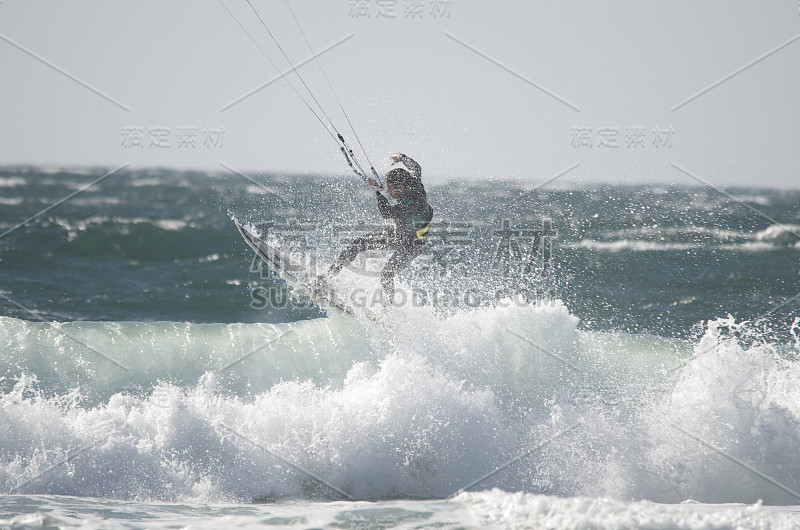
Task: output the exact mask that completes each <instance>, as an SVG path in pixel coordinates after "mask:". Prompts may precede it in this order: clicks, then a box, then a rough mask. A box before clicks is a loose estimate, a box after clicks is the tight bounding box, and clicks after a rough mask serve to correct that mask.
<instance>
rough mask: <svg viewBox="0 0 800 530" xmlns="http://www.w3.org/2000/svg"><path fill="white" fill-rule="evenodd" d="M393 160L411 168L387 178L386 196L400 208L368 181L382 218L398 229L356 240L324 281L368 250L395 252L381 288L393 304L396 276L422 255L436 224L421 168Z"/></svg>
mask: <svg viewBox="0 0 800 530" xmlns="http://www.w3.org/2000/svg"><path fill="white" fill-rule="evenodd" d="M390 158H391V160H392V165H395V164H397V163H398V162H399V163H402V164H403V165H404V166H405V167H406V168H408V169H403V168H395V169H392V170H391V171H389V172H388V173H387V174H386V192H387V193H388V194H389V196H390V197H391V198H392V199H396V200H397V204H395V205H391V204H390V203H389V201H388V200H387V199H386V197H384V196H383V195H382V194H381V192H380V186H379V184H378V183H377V182H376V181H375V180H374V179H367V182H368V183H369V184H370V186H372V187H373V188H375V190H376V192H377V197H378V210H379V211H380V213H381V215H382V216H383V217H384V218H385V219H392V220H394V226H387V227H384V228H381V229H379V230H376V231H374V232H371V233H369V234H367V235H365V236H362V237H359V238H356V239H355V240H354V241H353V242H352V243H351V244H350V245H349V246H348V247H347V248H346V249H344V250H343V251H342V253H341V254H340V255H339V257H338V259H337V260H336V261H335V262H334V263H333V265H331V267H330V269H328V272H327V273H326V274H325V275H323V276H322V277H321V280H322V281H324V279H325V276H335V275H336V274H338V273H339V271H341V270H342V269H343V268H344V267H346V266H347V265H349V264H350V263H351V262H352V261H353V260H354V259H355V258H356V256H358V254H359V253H361V252H364V251H365V250H378V249H380V250H391V251H393V252H392V255H391V257H390V258H389V261H387V262H386V265H384V267H383V270H382V271H381V285H382V287H383V292H384V294H385V295H386V298H387V300H388V301H389V302H391V301H392V298H393V296H394V277H395V275H396V274H397V273H398V272H400V271H401V270H403V269H404V268H405V267H406V266H407V265H408V264H409V263H411V261H412V260H413V259H414V258H416V257H417V256H419V254H420V253H421V252H422V247H423V245H424V244H425V238H426V237H427V235H428V229H429V227H430V224H431V221H432V220H433V208H431V206H430V205H429V204H428V197H427V194H426V193H425V187H424V186H423V185H422V168H421V167H420V165H419V164H417V163H416V162H415V161H414V160H413V159H412V158H411V157H409V156H406V155H404V154H402V153H395V154H393V155H391V157H390Z"/></svg>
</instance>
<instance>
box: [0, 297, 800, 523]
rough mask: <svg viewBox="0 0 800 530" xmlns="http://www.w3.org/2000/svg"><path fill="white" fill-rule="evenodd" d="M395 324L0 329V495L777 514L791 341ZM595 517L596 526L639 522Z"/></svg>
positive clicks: (567, 320) (789, 407)
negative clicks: (695, 507)
mask: <svg viewBox="0 0 800 530" xmlns="http://www.w3.org/2000/svg"><path fill="white" fill-rule="evenodd" d="M398 311H401V312H403V317H402V318H400V319H395V320H394V321H392V323H390V326H389V327H390V331H389V332H388V333H386V332H377V331H375V330H374V329H373V328H372V327H371V326H370V325H369V324H367V323H361V322H359V321H358V320H356V319H353V318H345V317H339V318H325V319H316V320H309V321H302V322H295V323H292V324H280V325H256V324H251V325H245V324H229V325H192V324H180V323H159V324H146V323H90V322H75V323H66V324H43V323H31V322H23V321H20V320H15V319H12V318H0V340H2V343H1V344H0V346H1V347H2V351H3V355H2V363H3V366H2V367H0V368H1V369H2V373H5V374H7V375H6V376H5V379H3V380H2V381H0V384H2V385H3V386H2V388H3V389H4V393H3V394H2V398H0V399H1V401H2V402H1V403H0V424H2V425H5V426H8V428H7V429H4V431H3V435H2V436H0V455H3V456H2V457H0V488H1V490H0V491H3V492H5V493H10V492H15V493H22V494H68V495H77V496H82V497H83V496H95V497H112V498H120V499H160V500H181V501H183V500H192V501H202V502H214V501H216V502H219V501H230V500H240V501H248V500H251V499H253V498H258V497H275V498H284V497H289V498H305V497H319V498H323V499H337V498H340V497H341V496H342V495H343V494H342V493H341V492H345V493H346V494H347V495H351V496H353V497H355V498H372V499H374V498H395V497H415V498H416V497H437V498H438V497H446V496H448V495H450V494H452V493H454V492H456V491H458V490H460V489H461V488H463V487H465V486H468V485H470V484H472V486H471V488H472V489H474V490H484V489H487V488H492V487H500V488H502V489H505V490H514V491H518V490H523V491H528V492H531V493H540V494H550V495H559V496H588V497H593V498H594V499H593V500H585V501H583V500H574V501H569V502H566V501H564V502H566V504H564V505H563V506H562V501H560V500H558V499H553V498H549V497H548V498H545V497H536V496H530V497H523V498H518V499H516V500H514V497H508V498H506V497H503V498H497V499H494V500H492V501H491V502H488V504H486V509H487V510H489V512H491V513H488V512H487V513H485V514H484V515H482V517H484V516H485V517H489V518H491V517H495V516H497V514H498V513H499V512H497V511H496V510H500V505H502V504H503V503H505V502H509V503H512V504H513V503H517V504H516V505H517V507H518V509H519V510H520V511H519V512H518V516H519V517H520V520H528V519H527V518H531V517H537V515H536V514H537V513H539V512H538V511H537V509H534V508H535V506H536V505H537V503H538V504H539V505H541V506H543V507H548V506H549V507H551V508H552V509H554V510H563V517H566V519H564V520H565V521H566V520H568V521H573V522H575V521H577V522H580V521H592V520H596V521H600V520H601V519H593V517H602V516H603V515H602V514H603V513H604V512H603V508H602V507H603V501H602V500H600V499H601V498H602V497H610V498H614V499H620V500H630V499H650V500H653V501H658V502H669V503H676V502H680V501H683V500H686V499H690V498H691V499H695V500H699V501H702V502H744V503H755V502H756V501H758V500H759V499H764V501H765V502H767V503H772V504H797V502H798V499H797V498H796V497H795V494H794V493H793V492H797V491H798V490H800V477H798V476H797V474H796V470H797V469H800V456H798V455H800V368H798V366H797V364H796V363H795V362H794V361H791V360H789V359H792V358H794V357H796V356H797V354H798V353H800V352H799V351H798V345H796V344H795V345H780V344H770V343H768V342H767V343H764V342H763V341H760V342H759V341H757V340H756V341H754V340H752V339H753V338H758V334H757V331H756V330H754V329H751V328H749V327H748V326H747V325H746V324H737V323H735V322H733V321H732V320H719V321H716V322H711V323H710V324H709V326H708V330H707V332H706V333H705V335H704V336H703V338H702V340H700V341H698V342H697V343H696V344H694V345H690V344H688V343H685V342H682V341H674V340H667V339H661V338H658V337H650V336H634V335H626V334H621V333H618V334H614V333H592V332H582V331H578V330H577V319H576V318H575V317H574V316H572V315H570V313H569V311H567V309H566V308H565V307H564V306H563V305H562V304H560V303H557V302H555V303H552V304H540V305H536V306H521V305H514V304H510V305H507V306H505V307H498V308H484V309H476V310H473V311H469V312H460V313H457V314H455V315H452V316H449V317H444V318H443V319H442V317H437V316H436V315H435V313H434V312H433V310H432V309H430V308H411V307H405V308H401V309H399V310H398ZM390 314H391V313H390ZM394 314H395V315H396V313H394ZM401 322H404V323H401ZM748 337H749V338H748ZM86 345H89V346H91V349H90V348H88V347H87V346H86ZM68 457H69V458H68ZM67 458H68V463H67ZM500 468H502V472H498V473H497V474H494V475H491V476H489V477H487V478H485V479H483V480H478V479H480V477H481V476H483V475H486V474H488V473H490V472H491V471H492V470H497V469H500ZM476 481H477V482H476ZM331 486H333V487H331ZM334 488H336V489H334ZM480 495H489V496H491V495H492V494H491V493H486V494H478V496H477V497H466V499H469V500H468V501H467V502H468V503H469V502H473V501H474V502H476V503H477V504H478V505H480V504H481V503H482V502H483V501H481V500H480V499H481V497H480ZM497 495H501V494H499V493H498V494H497ZM502 495H506V494H502ZM520 499H522V500H520ZM609 502H610V501H609ZM576 503H577V504H576ZM593 503H594V504H593ZM509 506H511V505H509ZM581 506H583V507H585V508H586V509H585V510H584V508H582V507H581ZM592 506H593V507H592ZM608 506H612V507H613V509H611V511H610V512H608V514H609V521H619V520H621V519H616V517H625V516H627V517H634V516H636V515H635V514H642V517H646V516H647V513H649V512H648V508H647V505H646V504H641V505H629V504H625V503H611V504H609V505H608ZM626 506H627V507H626ZM493 510H495V511H493ZM598 510H599V511H598ZM626 510H632V512H631V513H627V515H626ZM478 511H480V508H478ZM756 511H757V510H756ZM689 512H691V510H689ZM492 513H494V514H495V515H492ZM514 513H517V512H514ZM542 513H544V512H542ZM687 513H688V512H687ZM540 515H541V516H542V517H545V516H544V515H542V514H541V513H540ZM651 515H652V516H653V517H656V518H658V517H661V515H659V514H658V510H655V511H654V512H653V513H652V514H651ZM662 515H663V514H662ZM582 517H583V519H582ZM637 517H638V516H637ZM691 517H699V515H697V514H694V515H691ZM534 520H538V519H534ZM542 520H546V519H542ZM637 520H638V519H637ZM658 520H663V521H668V520H669V519H668V516H667V515H664V518H663V519H658ZM487 522H490V519H487ZM570 524H571V523H570ZM586 524H589V523H586ZM609 524H611V523H609ZM637 524H638V523H637ZM659 524H660V523H659ZM664 524H666V523H664ZM589 526H591V524H589ZM656 527H658V525H656Z"/></svg>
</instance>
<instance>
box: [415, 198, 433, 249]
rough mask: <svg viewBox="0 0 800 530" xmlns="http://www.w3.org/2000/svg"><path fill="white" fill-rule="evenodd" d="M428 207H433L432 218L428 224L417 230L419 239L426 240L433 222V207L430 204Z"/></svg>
mask: <svg viewBox="0 0 800 530" xmlns="http://www.w3.org/2000/svg"><path fill="white" fill-rule="evenodd" d="M428 208H430V209H431V220H430V221H428V224H426V225H425V226H423V227H422V228H420V229H419V230H417V231H416V232H415V233H416V234H417V239H422V240H424V239H425V238H426V237H428V230H429V229H430V227H431V223H432V222H433V208H432V207H431V206H430V205H428Z"/></svg>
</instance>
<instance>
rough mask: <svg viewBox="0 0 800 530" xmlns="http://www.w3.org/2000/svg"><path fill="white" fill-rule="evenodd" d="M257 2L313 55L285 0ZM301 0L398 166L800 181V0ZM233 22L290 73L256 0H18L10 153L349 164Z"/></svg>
mask: <svg viewBox="0 0 800 530" xmlns="http://www.w3.org/2000/svg"><path fill="white" fill-rule="evenodd" d="M251 1H252V3H253V5H254V6H255V8H256V9H257V10H258V12H259V13H260V15H261V17H262V18H263V20H264V22H265V23H266V25H267V27H268V28H269V30H270V31H272V32H273V34H274V35H275V37H276V38H277V40H278V42H279V43H280V44H281V46H282V47H283V49H284V50H285V51H286V53H287V54H288V55H289V57H290V59H291V61H292V62H293V63H295V64H298V63H300V62H301V61H304V60H306V59H307V58H309V57H310V55H311V51H310V50H309V47H308V45H307V44H306V42H305V41H304V39H303V37H302V34H301V33H300V30H299V29H298V27H297V25H296V24H295V22H294V19H293V18H292V14H291V12H290V11H289V9H288V7H287V5H286V3H285V1H284V0H251ZM290 2H291V6H292V8H293V9H294V12H295V14H296V15H297V18H298V19H299V21H300V24H301V25H302V27H303V29H304V30H305V33H306V35H307V37H308V39H309V41H310V43H311V46H312V47H313V49H314V50H315V51H317V52H319V51H322V50H324V49H326V48H329V47H330V46H331V45H332V44H336V43H338V44H337V45H336V46H335V47H333V48H331V49H329V50H328V51H326V52H325V53H324V54H322V55H321V56H320V59H319V60H320V63H321V64H322V67H323V69H324V72H325V73H327V75H328V77H329V78H330V82H331V84H332V85H333V88H334V90H335V95H336V96H338V98H339V99H340V100H341V104H342V106H343V108H344V109H345V111H346V112H347V113H348V115H349V116H350V119H351V121H352V123H353V126H354V127H355V131H356V133H358V136H359V137H360V139H361V141H362V142H363V144H364V147H365V150H366V152H367V154H368V155H369V156H370V158H371V159H372V161H373V163H374V164H375V166H376V167H377V168H378V170H379V171H381V172H384V171H386V170H387V169H388V167H389V166H388V164H389V161H388V155H389V154H390V153H392V152H395V151H403V152H405V153H407V154H409V155H411V156H413V157H414V158H416V159H417V160H418V161H419V162H420V163H421V164H422V166H423V169H424V175H425V178H426V180H428V181H429V182H433V183H435V182H444V181H446V180H450V179H472V178H503V179H510V180H516V181H520V182H523V183H526V184H530V185H537V184H541V183H543V182H545V181H547V180H548V179H552V178H554V177H556V176H558V175H561V176H560V177H559V178H558V179H557V182H558V183H559V184H562V183H563V184H567V185H569V184H575V183H577V184H580V183H585V182H599V181H602V182H617V183H639V182H641V183H650V182H662V183H677V184H690V185H691V184H693V185H698V184H700V183H701V182H707V183H709V184H712V185H714V186H726V185H758V186H769V187H793V188H798V187H800V154H798V152H800V149H798V147H800V145H799V143H800V142H798V140H800V96H798V94H800V2H799V1H798V0H774V1H768V2H764V1H730V0H725V1H701V2H698V1H696V0H691V1H669V2H665V1H642V0H630V1H605V2H599V1H596V0H583V1H581V0H576V1H571V2H564V1H552V2H534V1H525V2H522V1H519V2H511V1H497V2H489V1H477V0H451V1H446V0H396V1H392V0H358V1H356V0H324V1H323V0H308V1H299V0H290ZM226 8H227V9H226ZM228 11H230V13H229V12H228ZM234 17H235V18H234ZM235 19H238V20H239V22H240V23H241V24H242V25H243V26H244V28H245V29H246V30H247V32H249V33H250V34H251V35H252V36H253V37H254V38H255V40H256V41H257V42H258V43H259V45H260V46H261V47H262V48H263V50H264V51H265V52H266V54H267V55H268V56H269V57H270V58H271V59H272V61H274V62H275V63H276V64H277V65H278V66H279V67H280V68H282V69H284V68H289V65H288V63H287V62H286V60H285V59H284V57H283V55H282V54H281V52H280V51H279V50H278V48H277V47H276V46H275V44H274V42H273V41H272V39H271V38H270V36H269V34H268V32H267V31H266V30H265V29H264V27H262V26H261V23H260V22H259V20H258V18H257V17H256V15H255V14H254V13H253V11H252V10H251V8H250V6H249V5H248V2H247V0H222V2H220V1H217V0H193V1H189V0H172V1H169V0H157V1H156V0H151V1H148V0H137V1H124V2H123V1H113V0H57V1H56V0H52V1H40V0H0V64H1V65H2V82H0V125H1V127H0V165H6V164H29V163H32V164H42V165H69V166H90V165H92V166H93V165H104V166H111V167H115V166H119V165H120V164H122V163H125V162H130V163H131V167H132V168H143V167H152V166H168V167H177V168H187V167H191V168H209V169H214V170H220V171H227V170H226V169H223V167H221V165H220V164H221V163H223V164H225V165H226V166H227V167H229V168H234V169H238V170H243V171H255V170H257V171H264V172H290V173H306V172H307V173H310V174H314V173H326V174H333V175H337V174H342V175H344V174H347V171H348V169H347V167H346V165H345V162H344V159H343V157H342V155H341V153H340V152H339V150H338V147H337V144H336V143H335V141H334V140H333V139H332V138H331V136H330V135H329V134H328V132H326V130H325V128H324V127H323V126H322V125H321V124H320V122H319V121H318V120H317V118H316V117H315V116H314V115H313V114H312V113H311V111H309V109H308V108H307V107H306V105H305V104H304V103H303V101H302V100H301V99H300V98H299V97H298V96H297V94H295V92H294V91H293V90H292V88H291V86H290V85H289V84H288V83H287V82H286V81H284V80H278V81H277V82H274V83H272V84H270V85H268V86H265V87H262V88H261V89H260V90H258V91H256V92H254V93H252V94H251V95H249V96H247V97H243V96H245V95H247V94H249V93H251V92H252V91H253V90H254V89H256V88H258V87H260V86H262V85H264V84H265V83H266V82H268V81H270V80H272V79H274V78H275V77H276V76H277V70H276V69H275V67H274V66H273V65H272V64H270V62H269V61H268V60H267V58H266V57H265V56H264V55H263V54H262V52H261V51H259V49H258V47H257V46H256V45H255V44H254V43H253V41H252V40H251V39H250V38H249V37H248V35H247V33H246V32H245V30H243V29H242V28H241V27H240V26H239V25H238V24H237V22H236V20H235ZM299 72H300V74H301V75H302V77H303V79H304V80H305V81H306V82H307V83H308V85H309V87H310V88H311V90H312V92H313V93H314V95H315V96H316V97H317V99H318V100H319V101H320V103H321V104H322V106H323V108H324V109H325V112H326V113H327V114H328V116H330V118H331V120H332V121H333V124H334V125H335V126H336V128H337V129H338V130H339V131H341V132H342V134H343V135H344V136H345V138H346V139H347V140H348V142H349V143H350V144H351V147H353V148H354V150H355V151H356V152H357V154H359V155H360V157H361V160H362V161H363V162H364V163H365V164H366V162H365V161H364V157H363V154H361V151H360V148H358V143H357V141H356V139H355V137H354V134H353V132H352V131H351V130H350V128H349V127H348V125H347V122H346V121H345V119H344V116H343V114H342V111H341V110H340V108H339V104H338V103H337V99H336V97H335V95H334V92H333V91H331V89H330V88H329V87H328V84H327V82H326V81H325V77H324V76H323V74H322V72H321V71H320V68H319V67H318V65H317V64H316V62H314V61H313V60H312V61H310V62H308V63H307V64H305V65H304V66H301V67H299ZM288 79H289V82H291V84H292V85H293V86H294V87H296V88H297V89H298V90H304V88H303V86H302V84H301V83H300V81H299V80H298V79H297V77H296V76H294V75H290V76H288ZM305 97H306V99H308V100H309V102H310V103H311V104H312V105H314V103H313V101H311V99H310V97H309V96H307V95H306V96H305ZM321 117H322V119H323V121H327V120H326V118H325V117H324V116H321ZM193 142H194V143H193ZM554 185H555V183H554Z"/></svg>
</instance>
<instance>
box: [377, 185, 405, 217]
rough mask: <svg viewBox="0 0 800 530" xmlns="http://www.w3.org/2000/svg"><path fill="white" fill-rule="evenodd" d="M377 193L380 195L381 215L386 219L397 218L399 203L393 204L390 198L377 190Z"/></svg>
mask: <svg viewBox="0 0 800 530" xmlns="http://www.w3.org/2000/svg"><path fill="white" fill-rule="evenodd" d="M376 195H377V196H378V211H379V212H380V213H381V216H383V218H384V219H394V218H396V217H397V216H398V215H399V212H398V208H399V205H395V206H392V205H391V204H389V200H388V199H387V198H386V197H384V196H383V194H382V193H381V192H379V191H377V192H376Z"/></svg>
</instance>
